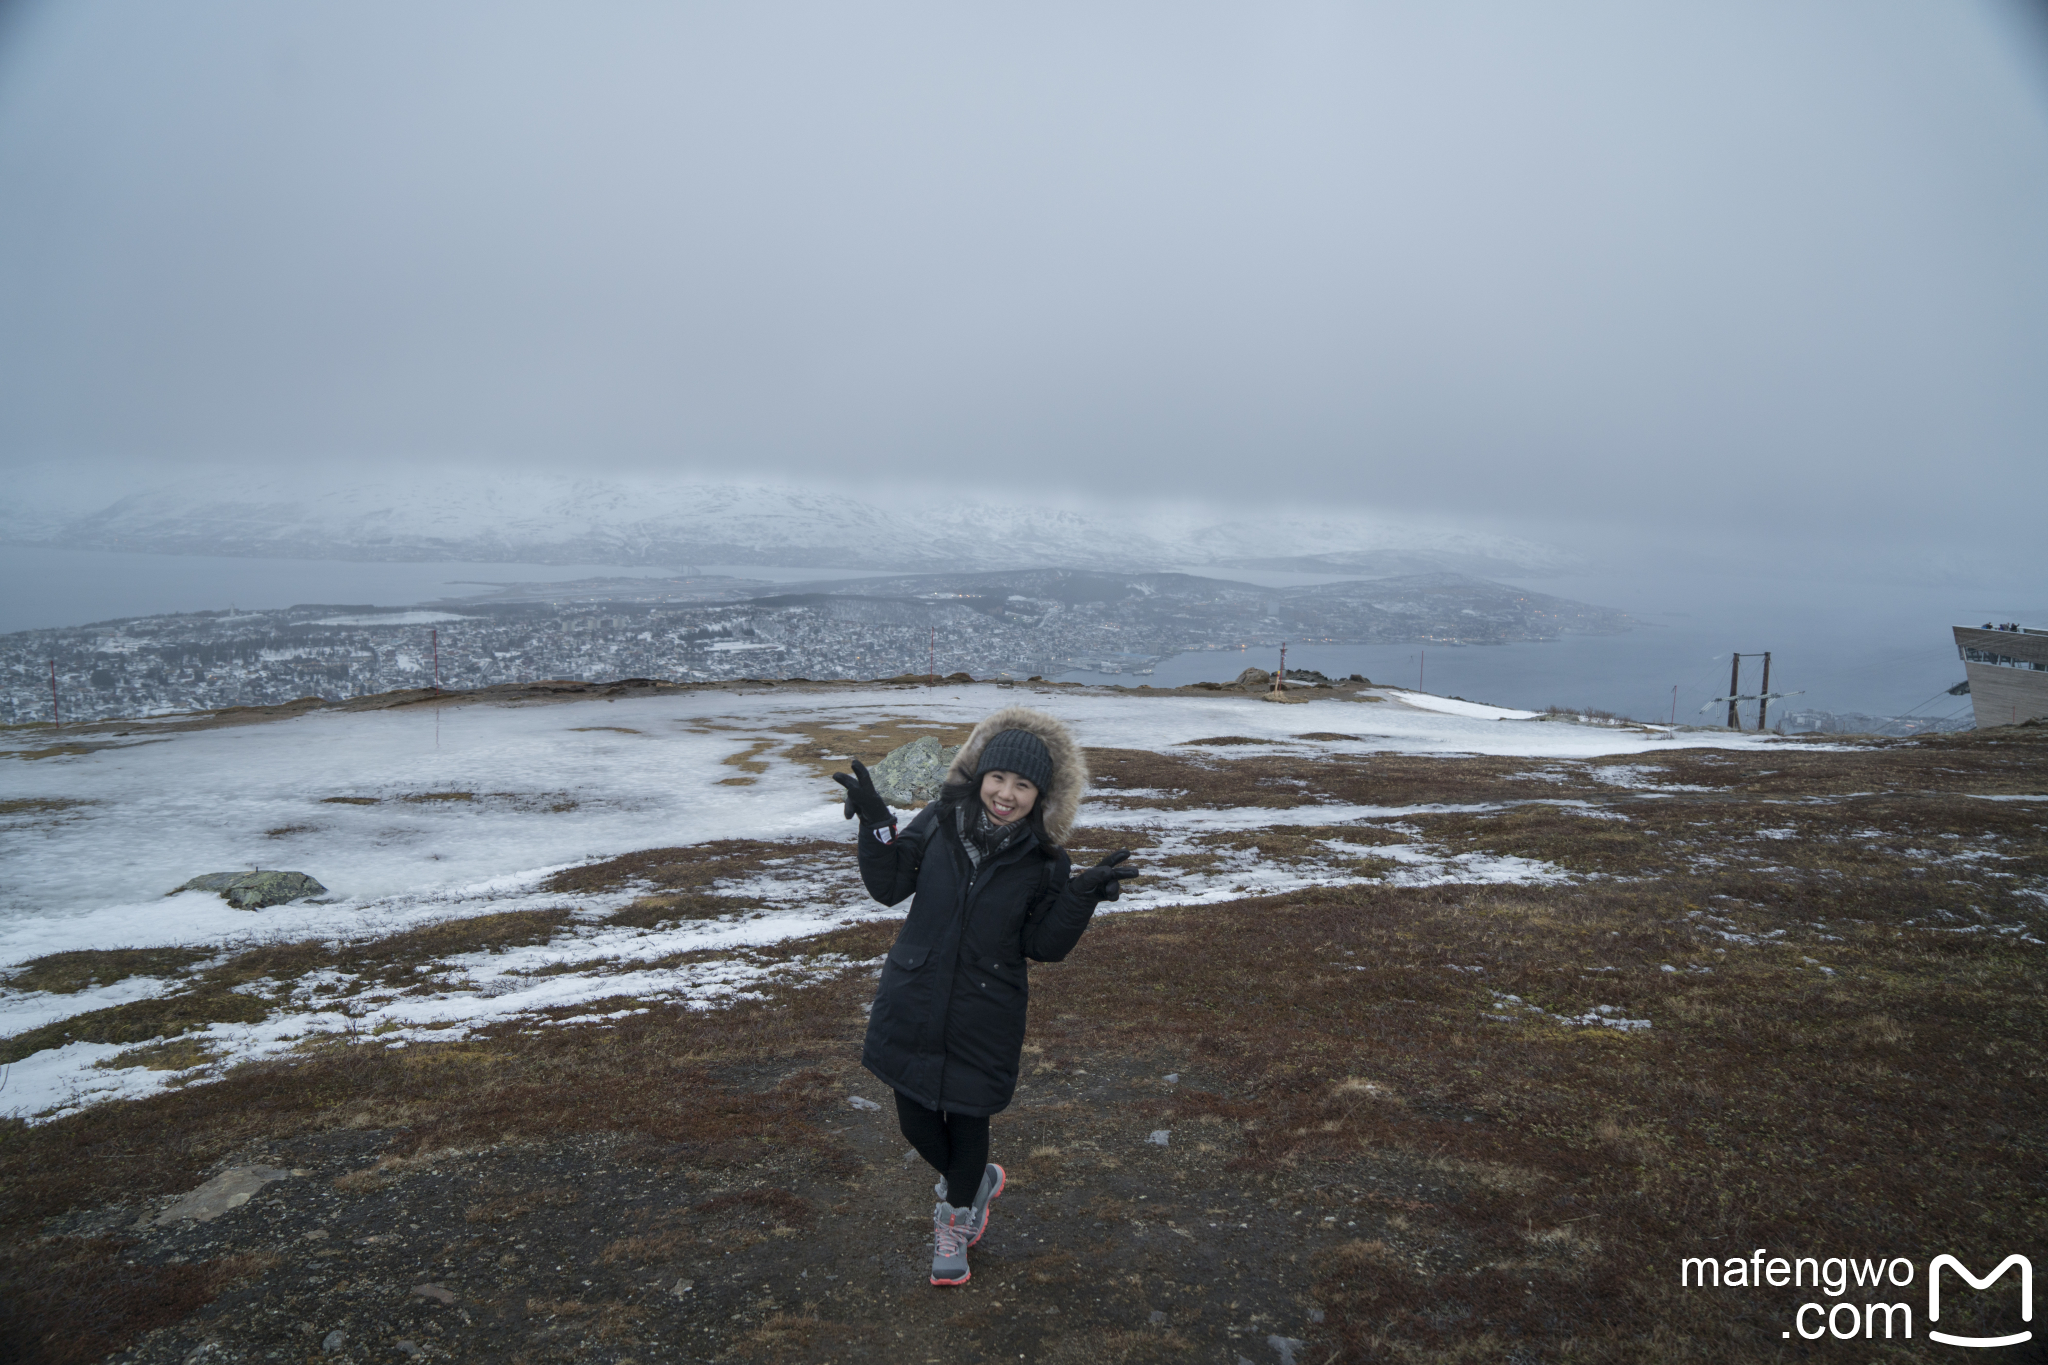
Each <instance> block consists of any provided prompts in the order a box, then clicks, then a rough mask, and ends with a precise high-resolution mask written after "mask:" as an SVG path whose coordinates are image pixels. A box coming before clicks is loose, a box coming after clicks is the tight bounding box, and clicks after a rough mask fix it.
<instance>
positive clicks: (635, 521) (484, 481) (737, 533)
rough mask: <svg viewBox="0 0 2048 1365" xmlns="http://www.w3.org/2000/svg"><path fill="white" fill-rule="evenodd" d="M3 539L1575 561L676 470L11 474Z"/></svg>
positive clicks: (1367, 564) (427, 555) (524, 551)
mask: <svg viewBox="0 0 2048 1365" xmlns="http://www.w3.org/2000/svg"><path fill="white" fill-rule="evenodd" d="M74 496H75V495H74ZM0 541H4V542H8V543H14V544H41V545H60V546H67V547H72V548H81V549H108V550H139V551H150V552H155V553H168V554H212V555H259V556H275V557H280V558H291V559H352V560H405V561H433V560H486V561H500V562H517V563H543V564H567V563H575V564H620V565H644V564H659V565H690V564H756V565H779V566H785V567H792V568H803V567H816V568H872V569H881V570H904V571H910V570H918V569H927V570H930V569H968V568H979V569H999V568H1017V567H1029V566H1040V565H1055V564H1057V565H1066V566H1070V567H1076V568H1103V569H1122V570H1131V569H1156V568H1161V567H1167V566H1188V567H1192V566H1200V565H1240V566H1251V565H1255V564H1256V565H1260V566H1263V567H1274V568H1296V567H1299V568H1304V569H1310V570H1316V571H1322V572H1328V571H1331V570H1333V569H1334V570H1337V571H1347V572H1348V571H1357V570H1360V569H1364V570H1368V571H1376V572H1379V573H1414V572H1424V571H1430V570H1451V571H1456V572H1472V573H1494V574H1499V573H1518V572H1519V573H1540V572H1546V571H1547V572H1557V571H1559V570H1561V569H1564V568H1567V567H1569V566H1570V565H1571V564H1572V562H1573V559H1572V557H1571V556H1569V555H1566V554H1564V553H1562V552H1560V551H1558V550H1556V549H1554V548H1551V547H1549V546H1544V545H1538V544H1535V543H1532V542H1529V541H1523V540H1516V539H1512V538H1509V537H1503V536H1492V535H1483V534H1477V533H1472V532H1467V531H1460V530H1455V529H1446V528H1440V527H1427V526H1417V525H1411V524H1404V523H1401V522H1397V521H1391V520H1385V519H1370V518H1364V517H1344V516H1328V515H1309V516H1297V515H1282V514H1273V515H1261V516H1251V517H1247V518H1245V519H1242V520H1227V521H1225V520H1218V519H1216V518H1214V517H1207V516H1200V515H1193V514H1188V513H1184V512H1182V513H1171V514H1155V515H1151V516H1146V515H1144V514H1130V513H1119V514H1118V515H1116V516H1113V517H1112V516H1107V515H1100V514H1088V513H1081V512H1074V511H1069V510H1064V509H1060V508H1056V507H1046V506H1029V505H1022V504H1005V503H994V502H975V501H970V500H964V499H963V500H957V501H951V502H948V503H945V504H943V505H918V504H912V503H908V502H905V501H902V500H899V499H897V498H894V497H886V496H876V497H871V498H868V499H861V498H855V497H849V496H847V495H846V494H844V493H842V492H840V491H838V490H836V489H834V490H804V489H799V488H792V487H786V486H776V485H769V484H741V483H709V482H703V481H699V480H691V479H682V478H675V479H652V478H584V479H579V478H570V477H562V476H549V475H492V476H489V477H478V476H475V475H467V474H456V473H446V472H424V473H420V474H417V475H407V476H402V477H392V476H382V477H376V478H362V479H358V480H354V481H350V480H347V479H344V478H340V477H328V478H322V479H318V480H307V479H294V478H274V479H262V478H246V477H239V476H236V477H229V476H217V477H210V478H204V479H197V480H188V481H181V482H178V483H172V484H164V485H161V486H156V487H148V488H141V489H136V490H134V491H131V492H128V493H125V494H124V495H122V496H119V497H117V498H115V499H113V500H112V501H109V502H107V503H105V505H102V506H98V507H95V508H92V509H91V510H87V511H80V510H78V509H77V508H76V506H75V505H74V506H71V507H64V506H58V505H56V504H54V503H53V501H52V500H51V498H50V497H49V496H47V495H46V494H43V493H41V492H40V491H39V488H38V486H37V485H33V484H22V485H19V486H10V487H9V488H8V489H7V491H5V492H4V493H0ZM1317 557H1325V558H1324V559H1323V561H1322V562H1320V563H1319V562H1316V560H1317Z"/></svg>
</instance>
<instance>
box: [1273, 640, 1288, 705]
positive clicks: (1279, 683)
mask: <svg viewBox="0 0 2048 1365" xmlns="http://www.w3.org/2000/svg"><path fill="white" fill-rule="evenodd" d="M1273 690H1274V691H1275V692H1285V691H1286V690H1287V642H1286V641H1285V640H1282V641H1281V642H1280V671H1279V672H1278V673H1276V674H1274V675H1273Z"/></svg>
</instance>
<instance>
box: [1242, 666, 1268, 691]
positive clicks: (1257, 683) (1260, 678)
mask: <svg viewBox="0 0 2048 1365" xmlns="http://www.w3.org/2000/svg"><path fill="white" fill-rule="evenodd" d="M1272 685H1273V675H1272V674H1271V673H1268V672H1267V671H1266V670H1265V669H1263V668H1247V669H1246V670H1245V671H1244V672H1242V673H1240V674H1238V675H1237V682H1236V683H1235V684H1233V686H1236V687H1242V688H1244V689H1245V690H1246V691H1247V692H1263V691H1265V690H1266V689H1267V688H1269V687H1271V686H1272Z"/></svg>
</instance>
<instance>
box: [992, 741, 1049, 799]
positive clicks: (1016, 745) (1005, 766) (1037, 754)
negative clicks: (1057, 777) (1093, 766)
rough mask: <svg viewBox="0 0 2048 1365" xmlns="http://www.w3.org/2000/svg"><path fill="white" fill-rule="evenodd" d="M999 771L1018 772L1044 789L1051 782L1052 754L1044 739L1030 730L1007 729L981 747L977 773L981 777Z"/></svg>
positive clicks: (1033, 784)
mask: <svg viewBox="0 0 2048 1365" xmlns="http://www.w3.org/2000/svg"><path fill="white" fill-rule="evenodd" d="M999 770H1000V771H1002V772H1006V773H1015V774H1017V776H1019V777H1021V778H1023V779H1024V780H1025V781H1027V782H1029V783H1031V785H1032V786H1034V787H1036V788H1038V789H1039V790H1040V791H1044V790H1045V789H1046V788H1047V787H1049V786H1051V785H1052V754H1051V753H1050V752H1048V751H1047V749H1046V747H1045V741H1044V740H1042V739H1040V738H1039V737H1038V736H1037V735H1034V734H1032V733H1031V732H1030V731H1029V730H1005V731H1003V732H1002V733H1001V734H999V735H997V736H996V737H995V738H994V739H991V740H990V741H989V742H988V743H987V744H985V745H983V746H982V750H981V761H980V762H979V763H978V764H976V765H975V769H974V775H975V776H976V777H977V778H978V777H980V776H981V775H982V774H983V773H989V772H996V771H999Z"/></svg>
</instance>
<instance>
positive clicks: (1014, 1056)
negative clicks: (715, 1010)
mask: <svg viewBox="0 0 2048 1365" xmlns="http://www.w3.org/2000/svg"><path fill="white" fill-rule="evenodd" d="M832 776H833V780H834V781H835V782H837V783H839V784H840V785H841V786H842V787H844V788H846V815H847V817H848V818H851V817H853V816H855V815H858V816H859V817H860V875H861V880H862V881H863V882H865V883H866V884H867V888H868V894H869V895H871V896H873V897H874V898H875V899H876V900H878V901H880V902H882V904H884V905H895V904H897V903H898V902H900V901H901V900H902V899H903V898H904V897H906V896H910V895H913V894H915V896H916V899H915V900H914V901H912V902H911V906H910V914H909V916H908V918H906V919H905V920H904V921H903V928H902V931H901V932H899V933H898V934H897V936H896V946H895V947H893V948H891V949H890V950H889V956H888V958H887V960H886V961H885V962H884V964H883V966H882V984H881V987H880V988H879V989H878V990H877V991H876V992H875V1003H874V1006H873V1007H872V1009H871V1010H870V1011H869V1013H868V1034H867V1044H866V1046H865V1047H864V1048H863V1049H862V1051H861V1065H863V1066H865V1067H866V1068H867V1069H868V1070H869V1071H872V1072H873V1073H874V1074H875V1075H876V1076H877V1077H878V1078H880V1079H881V1080H882V1081H884V1082H886V1083H887V1084H888V1085H889V1087H890V1088H891V1089H893V1090H894V1091H895V1092H896V1117H897V1121H898V1122H899V1123H900V1124H901V1125H902V1128H903V1136H904V1137H906V1138H908V1139H909V1140H910V1144H911V1146H913V1147H915V1148H916V1149H917V1151H918V1154H919V1155H921V1156H922V1157H924V1159H925V1160H926V1161H928V1162H930V1163H931V1165H932V1168H933V1169H934V1170H936V1171H937V1172H938V1173H939V1177H940V1179H939V1183H938V1185H937V1186H936V1187H935V1192H936V1193H937V1194H938V1196H939V1203H938V1206H937V1207H936V1208H935V1209H933V1210H932V1276H931V1278H932V1283H933V1284H965V1283H966V1282H967V1278H968V1269H967V1248H969V1247H971V1246H973V1245H974V1244H975V1243H976V1242H979V1241H980V1240H981V1237H982V1234H983V1233H985V1232H987V1231H988V1217H989V1205H990V1204H991V1203H992V1202H993V1201H994V1200H995V1198H996V1196H997V1195H999V1194H1001V1193H1002V1192H1003V1181H1004V1178H1005V1177H1004V1174H1003V1168H1002V1167H1001V1166H998V1165H996V1164H994V1163H993V1162H991V1161H989V1159H988V1153H989V1136H988V1129H989V1124H988V1121H989V1116H990V1115H992V1114H997V1113H1000V1112H1001V1111H1002V1110H1003V1109H1005V1108H1007V1107H1008V1106H1009V1103H1010V1098H1011V1096H1012V1095H1014V1094H1015V1093H1016V1090H1017V1068H1018V1064H1019V1062H1020V1061H1021V1059H1022V1057H1023V1051H1024V1016H1025V1000H1026V986H1025V961H1026V959H1035V960H1037V961H1039V962H1058V961H1059V960H1060V959H1061V958H1063V957H1065V956H1066V955H1067V954H1068V953H1069V952H1071V951H1073V947H1074V945H1075V944H1076V943H1078V942H1080V940H1081V935H1082V934H1083V933H1084V932H1085V931H1086V930H1087V928H1088V921H1089V918H1090V917H1091V916H1093V915H1094V913H1095V907H1096V905H1097V904H1099V903H1100V902H1102V901H1106V900H1115V899H1116V898H1117V895H1118V893H1119V892H1120V890H1121V889H1122V886H1123V881H1124V879H1125V878H1129V877H1135V876H1137V875H1138V872H1137V869H1136V868H1133V867H1125V866H1120V864H1122V863H1123V861H1124V860H1125V859H1126V858H1128V857H1129V856H1130V854H1129V853H1128V852H1126V851H1125V850H1122V849H1119V850H1117V851H1116V852H1115V853H1113V854H1111V855H1110V856H1109V857H1107V858H1104V859H1103V860H1102V861H1101V862H1100V863H1097V864H1096V865H1095V866H1094V867H1091V868H1089V869H1088V870H1087V871H1085V872H1082V873H1081V874H1080V875H1078V876H1075V875H1073V864H1072V862H1071V861H1070V860H1069V859H1068V857H1067V855H1066V853H1065V851H1064V850H1062V849H1061V848H1060V841H1061V840H1062V839H1064V838H1066V836H1067V833H1068V831H1070V830H1071V829H1072V828H1073V824H1074V815H1075V813H1076V812H1077V811H1078V810H1079V809H1080V806H1081V794H1082V792H1083V790H1084V789H1085V788H1086V787H1087V785H1088V766H1087V764H1086V762H1085V761H1084V760H1083V759H1082V757H1081V748H1080V746H1079V745H1078V744H1076V743H1075V742H1074V737H1073V734H1072V733H1071V732H1070V731H1069V730H1068V729H1067V727H1066V726H1065V725H1064V724H1062V723H1061V722H1060V721H1058V720H1055V719H1054V718H1053V717H1051V716H1048V715H1046V714H1045V713H1044V712H1043V711H1033V710H1030V709H1029V708H1026V707H1022V706H1011V707H1005V708H1004V709H1003V710H1001V711H998V712H996V713H995V714H994V715H992V716H990V717H988V718H987V719H986V720H984V721H982V722H981V724H979V725H977V726H975V727H974V733H973V734H971V735H969V736H968V737H967V742H966V743H965V744H963V745H961V746H960V752H959V753H958V754H957V755H955V757H954V759H953V766H952V768H951V769H949V770H948V772H947V773H946V781H945V784H944V786H942V787H941V788H940V792H939V799H938V800H937V801H934V802H933V803H932V804H931V805H929V806H926V807H925V808H924V809H923V810H922V811H920V812H919V813H918V814H917V816H916V817H915V818H914V819H912V820H911V822H910V824H909V825H908V826H906V827H905V828H904V829H902V830H901V831H900V832H899V831H898V830H897V828H896V817H895V816H894V815H893V814H891V813H890V810H889V806H888V803H887V802H885V801H884V800H882V798H881V796H880V795H879V794H878V793H877V792H876V791H875V785H874V782H873V780H872V779H870V778H869V776H868V770H867V769H866V768H865V767H863V766H862V765H861V764H860V763H859V762H858V761H856V762H855V763H854V764H853V775H852V776H851V777H849V776H847V775H846V774H845V773H834V774H833V775H832Z"/></svg>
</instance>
